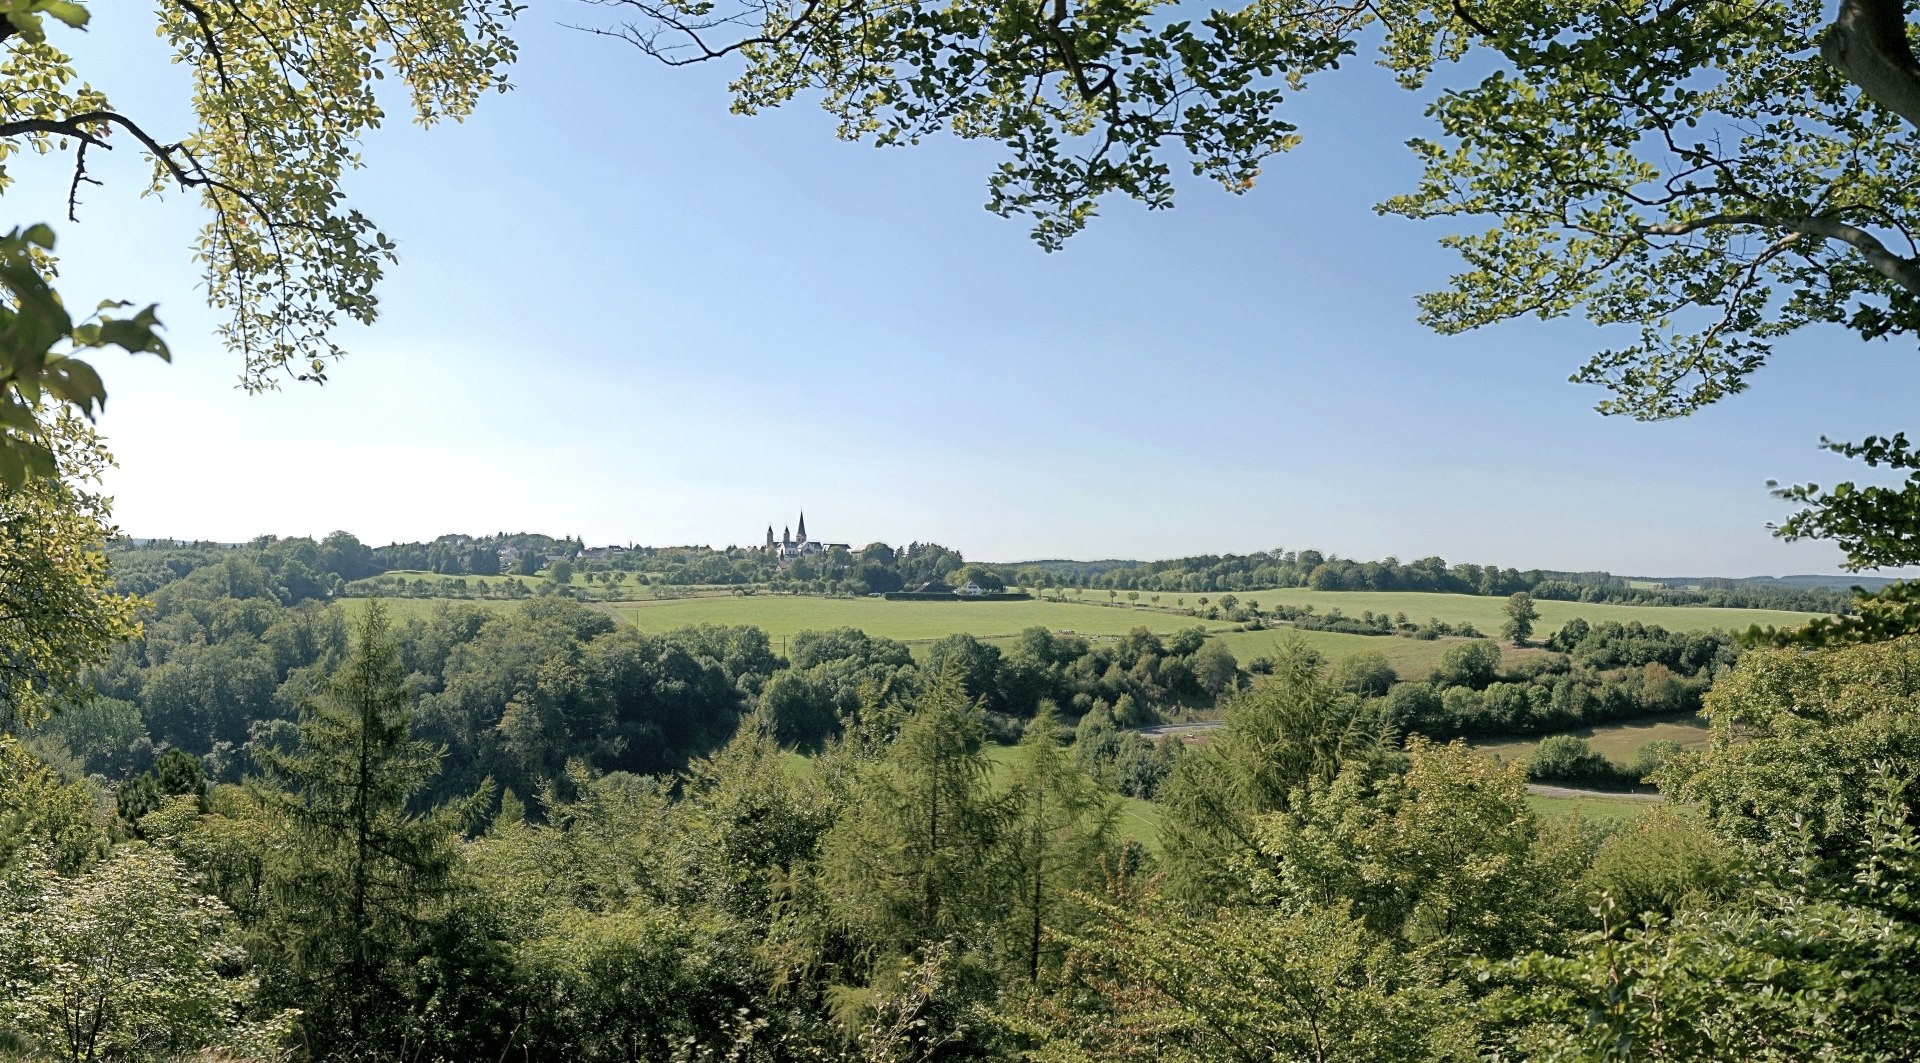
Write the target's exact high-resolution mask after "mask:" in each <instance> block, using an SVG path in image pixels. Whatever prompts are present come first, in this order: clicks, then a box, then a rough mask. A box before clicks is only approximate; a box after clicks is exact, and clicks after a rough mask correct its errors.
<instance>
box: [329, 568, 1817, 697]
mask: <svg viewBox="0 0 1920 1063" xmlns="http://www.w3.org/2000/svg"><path fill="white" fill-rule="evenodd" d="M407 575H408V576H409V578H412V575H413V574H411V573H409V574H407ZM469 578H470V579H477V578H481V577H469ZM491 578H492V579H496V580H497V579H502V578H505V577H491ZM1176 597H1180V596H1178V595H1163V596H1162V599H1163V601H1162V604H1171V602H1172V601H1173V600H1174V598H1176ZM1185 597H1186V598H1187V599H1188V604H1189V605H1198V600H1197V599H1198V596H1197V595H1187V596H1185ZM1240 597H1241V598H1242V600H1246V601H1258V602H1260V603H1261V604H1262V605H1264V606H1268V607H1271V606H1273V605H1277V604H1280V603H1283V602H1284V603H1286V604H1289V605H1312V606H1313V607H1314V608H1315V609H1316V610H1317V611H1320V612H1326V611H1328V610H1330V609H1333V608H1338V609H1340V610H1342V611H1343V612H1345V613H1346V614H1348V615H1349V616H1358V615H1359V614H1360V613H1362V612H1363V611H1367V610H1372V611H1373V612H1376V613H1387V614H1389V615H1391V614H1393V613H1402V612H1404V613H1406V614H1407V616H1408V617H1409V618H1411V619H1414V620H1418V621H1425V620H1427V619H1428V618H1429V617H1436V618H1438V619H1440V620H1444V621H1446V622H1448V623H1454V624H1457V623H1463V622H1464V623H1471V624H1473V625H1474V626H1475V627H1477V628H1479V629H1480V630H1481V631H1484V632H1488V633H1492V632H1494V631H1497V630H1498V629H1499V627H1500V624H1501V621H1502V619H1503V616H1504V614H1503V613H1502V611H1501V610H1502V607H1503V605H1504V601H1505V600H1504V599H1500V598H1480V597H1474V596H1471V595H1462V594H1416V593H1399V592H1381V593H1373V592H1365V591H1308V590H1267V591H1245V592H1242V593H1241V595H1240ZM388 602H389V604H390V607H391V608H392V610H393V612H394V614H395V615H396V616H398V617H402V618H405V617H411V616H423V615H428V614H431V613H432V611H433V610H434V609H435V608H437V607H438V605H439V604H440V600H438V599H417V598H393V599H388ZM476 604H479V605H482V606H485V607H487V608H492V609H501V608H511V607H512V606H513V605H514V604H515V603H513V602H510V601H505V600H498V599H478V600H476ZM348 605H349V608H355V609H357V608H359V606H358V605H357V604H355V600H352V599H349V601H348ZM1538 605H1539V609H1540V612H1541V614H1542V620H1541V622H1540V625H1539V631H1540V632H1541V633H1542V634H1545V633H1548V632H1551V631H1553V630H1556V629H1558V627H1559V626H1560V625H1561V624H1563V623H1565V622H1566V621H1567V620H1570V619H1572V618H1573V617H1575V616H1581V617H1585V618H1586V619H1587V620H1589V621H1603V620H1622V621H1625V620H1639V621H1641V622H1642V623H1647V624H1658V625H1660V626H1662V627H1665V628H1668V629H1669V630H1679V631H1693V630H1703V629H1706V628H1714V627H1724V628H1730V629H1741V628H1745V627H1747V626H1748V625H1749V624H1755V623H1759V624H1763V625H1764V624H1792V623H1801V622H1804V621H1805V620H1806V619H1807V614H1805V613H1787V612H1778V611H1773V610H1764V609H1709V608H1696V607H1676V608H1665V607H1660V606H1636V605H1595V604H1583V603H1578V602H1540V603H1538ZM606 608H610V609H612V610H613V612H614V613H615V615H617V616H619V617H620V618H621V619H622V620H624V621H626V622H628V623H630V624H633V625H635V626H636V627H638V628H640V629H641V630H642V631H654V632H659V631H669V630H672V629H673V628H677V627H684V626H686V625H688V624H751V625H754V626H756V627H759V628H761V629H763V630H765V631H766V632H767V634H768V635H769V636H770V637H771V638H772V639H773V643H774V648H775V649H776V650H779V649H780V648H781V647H782V645H783V642H784V640H786V639H789V638H791V637H792V636H793V635H794V634H795V633H797V632H800V631H807V630H821V629H826V628H836V627H855V628H859V629H861V630H863V631H865V632H867V633H868V634H870V635H876V636H884V637H886V638H891V639H898V640H899V641H901V642H905V643H907V644H909V645H910V646H915V647H920V648H924V647H925V646H926V645H929V644H931V643H933V642H935V641H937V640H939V639H941V638H944V637H946V636H947V635H950V634H953V633H954V632H956V631H964V632H967V633H968V634H971V635H973V636H974V637H976V638H980V639H983V640H986V641H989V642H994V643H997V644H999V645H1000V646H1001V647H1002V648H1003V649H1009V648H1011V644H1012V642H1013V640H1014V638H1015V637H1017V636H1018V634H1019V632H1020V631H1022V630H1023V629H1025V628H1029V627H1035V626H1039V627H1044V628H1047V629H1048V630H1050V631H1072V632H1074V633H1076V634H1079V635H1082V636H1086V637H1088V638H1102V637H1108V638H1111V637H1117V636H1120V635H1123V634H1125V633H1126V632H1127V631H1129V630H1131V629H1133V628H1135V627H1144V628H1147V629H1148V630H1149V631H1154V632H1158V633H1160V634H1163V635H1164V634H1170V633H1172V632H1175V631H1178V630H1180V629H1182V628H1188V627H1193V626H1196V625H1198V626H1201V627H1204V628H1206V629H1207V630H1208V631H1209V632H1211V633H1213V634H1214V635H1217V636H1218V637H1219V638H1220V639H1221V641H1222V642H1223V643H1224V644H1225V645H1226V647H1227V648H1228V649H1230V650H1232V651H1233V654H1234V656H1235V657H1238V658H1239V659H1240V660H1241V661H1243V662H1244V661H1248V660H1251V659H1253V658H1255V657H1258V656H1261V655H1263V654H1272V653H1273V652H1274V647H1275V645H1276V644H1277V643H1278V641H1279V640H1280V639H1282V638H1286V637H1289V636H1297V637H1299V638H1301V639H1303V640H1305V641H1306V642H1307V644H1308V645H1311V646H1313V647H1314V648H1315V649H1317V650H1319V651H1320V652H1321V653H1323V654H1325V655H1326V656H1327V657H1328V658H1330V659H1336V660H1337V659H1339V658H1341V657H1346V656H1349V655H1351V654H1354V653H1360V652H1373V653H1379V654H1381V655H1382V656H1384V657H1386V659H1387V661H1388V663H1390V664H1392V665H1393V667H1394V670H1395V671H1397V672H1399V673H1400V675H1401V676H1402V677H1403V678H1415V677H1419V676H1423V675H1425V673H1426V672H1427V671H1428V670H1429V669H1431V668H1432V667H1433V666H1434V665H1435V664H1437V663H1439V660H1440V656H1441V654H1443V653H1445V652H1446V651H1447V648H1448V647H1449V646H1451V645H1454V642H1453V641H1451V640H1437V641H1421V640H1417V639H1407V638H1399V637H1395V636H1368V635H1347V634H1340V633H1337V632H1330V631H1296V630H1295V629H1292V628H1289V627H1285V626H1282V627H1278V628H1270V629H1268V630H1265V631H1234V630H1233V626H1234V625H1232V624H1229V623H1226V622H1224V621H1217V620H1216V621H1203V620H1199V619H1197V618H1194V617H1190V616H1182V615H1180V614H1177V613H1174V612H1170V611H1163V610H1160V609H1151V608H1144V607H1141V608H1134V607H1130V606H1128V605H1126V604H1121V605H1117V606H1116V605H1105V604H1095V603H1094V602H1093V601H1092V600H1088V601H1085V602H1080V601H1017V602H973V603H962V602H957V601H956V602H889V601H884V600H882V599H879V598H813V597H796V596H791V595H772V594H755V595H745V596H742V595H736V594H732V593H722V594H712V593H709V594H703V595H700V596H697V597H690V598H674V599H663V600H643V601H626V602H617V603H613V604H611V605H608V606H606ZM1516 652H1517V653H1529V652H1539V651H1537V650H1534V651H1525V650H1523V651H1513V650H1509V651H1508V654H1509V656H1510V657H1511V656H1512V655H1513V654H1515V653H1516Z"/></svg>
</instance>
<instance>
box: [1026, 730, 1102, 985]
mask: <svg viewBox="0 0 1920 1063" xmlns="http://www.w3.org/2000/svg"><path fill="white" fill-rule="evenodd" d="M1061 732H1062V728H1061V727H1060V724H1059V721H1058V719H1057V718H1056V717H1055V716H1054V710H1053V706H1052V705H1051V704H1050V703H1043V704H1042V705H1041V707H1040V712H1039V714H1038V715H1036V716H1035V717H1034V718H1033V719H1032V720H1031V721H1030V722H1029V723H1028V724H1027V729H1026V733H1025V735H1023V736H1022V738H1021V740H1020V750H1019V757H1018V760H1017V761H1016V762H1015V767H1014V781H1013V789H1012V791H1011V793H1010V794H1009V795H1008V797H1009V803H1008V808H1007V817H1006V822H1005V833H1004V837H1005V843H1006V848H1007V853H1006V869H1007V871H1008V872H1009V875H1008V878H1009V879H1010V880H1011V883H1012V885H1013V886H1014V888H1013V889H1012V890H1010V891H1009V893H1010V895H1011V897H1012V904H1011V906H1010V911H1009V913H1008V915H1009V918H1008V920H1007V930H1008V931H1009V932H1010V934H1009V936H1010V937H1011V938H1012V939H1013V940H1014V941H1015V942H1016V947H1015V950H1014V951H1015V952H1016V954H1017V955H1019V956H1020V959H1021V967H1022V968H1023V969H1024V971H1025V973H1026V976H1027V979H1028V981H1034V982H1037V981H1039V979H1040V968H1041V961H1042V952H1043V948H1044V945H1045V938H1046V934H1047V931H1049V930H1052V929H1056V928H1057V927H1058V926H1059V925H1060V924H1061V922H1062V921H1064V920H1066V919H1068V918H1071V915H1072V913H1073V912H1074V911H1075V910H1076V909H1077V908H1078V907H1079V906H1078V905H1076V904H1075V902H1074V901H1073V900H1072V896H1073V894H1074V892H1075V891H1077V890H1084V889H1088V888H1091V887H1093V886H1094V885H1096V878H1097V876H1098V875H1099V873H1100V870H1101V867H1100V858H1101V857H1102V856H1103V855H1106V854H1108V853H1110V852H1112V851H1113V848H1114V846H1113V832H1114V822H1115V819H1116V817H1117V816H1118V815H1119V806H1118V805H1117V804H1115V802H1114V801H1113V800H1112V797H1111V795H1109V794H1108V793H1106V792H1105V791H1104V790H1103V789H1102V788H1101V787H1100V785H1099V784H1098V783H1097V782H1095V781H1094V779H1093V777H1092V776H1091V775H1089V774H1088V773H1087V770H1086V769H1085V768H1084V767H1083V766H1081V765H1080V764H1079V763H1078V762H1076V761H1075V760H1074V758H1073V757H1072V756H1071V755H1070V754H1068V753H1067V751H1066V750H1064V749H1062V748H1061V747H1060V739H1061Z"/></svg>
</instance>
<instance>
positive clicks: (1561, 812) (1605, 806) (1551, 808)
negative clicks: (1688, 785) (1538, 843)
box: [1527, 794, 1655, 827]
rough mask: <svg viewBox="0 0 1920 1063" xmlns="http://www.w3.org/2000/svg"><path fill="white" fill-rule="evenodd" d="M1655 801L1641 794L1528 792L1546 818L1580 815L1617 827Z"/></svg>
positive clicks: (1538, 812)
mask: <svg viewBox="0 0 1920 1063" xmlns="http://www.w3.org/2000/svg"><path fill="white" fill-rule="evenodd" d="M1654 803H1655V802H1652V801H1648V800H1646V799H1645V798H1640V797H1627V796H1616V795H1613V794H1581V795H1580V796H1578V797H1550V796H1547V795H1545V794H1528V795H1527V804H1528V805H1529V806H1530V807H1532V809H1533V811H1534V814H1535V815H1538V816H1540V817H1541V818H1543V819H1566V818H1568V817H1571V816H1579V817H1580V818H1581V819H1584V820H1586V821H1587V822H1589V823H1596V824H1598V825H1600V826H1602V827H1613V826H1617V825H1619V824H1621V823H1624V822H1626V821H1627V820H1630V819H1632V818H1633V817H1635V816H1637V815H1639V814H1640V813H1642V812H1645V811H1646V810H1647V809H1648V808H1649V807H1650V806H1652V805H1653V804H1654Z"/></svg>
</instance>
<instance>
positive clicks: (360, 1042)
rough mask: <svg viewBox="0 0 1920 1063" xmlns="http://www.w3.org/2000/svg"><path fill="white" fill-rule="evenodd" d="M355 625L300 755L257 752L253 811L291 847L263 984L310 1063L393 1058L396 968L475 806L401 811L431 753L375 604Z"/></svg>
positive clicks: (420, 939) (427, 923) (434, 756)
mask: <svg viewBox="0 0 1920 1063" xmlns="http://www.w3.org/2000/svg"><path fill="white" fill-rule="evenodd" d="M358 628H359V630H358V631H357V632H356V640H355V646H354V649H353V652H352V654H351V655H350V656H349V657H348V658H347V660H346V662H345V663H344V664H343V665H342V666H341V669H340V671H339V672H338V673H336V674H335V675H334V677H333V678H332V680H331V681H330V682H329V683H328V684H327V687H326V689H325V690H324V691H323V692H322V694H321V695H320V697H318V698H317V699H315V700H314V701H312V702H310V703H308V704H307V705H305V706H304V707H303V710H302V716H301V720H300V743H299V747H298V748H297V749H295V750H293V751H291V752H277V751H273V750H270V749H269V750H263V751H262V752H261V753H260V756H261V759H262V760H263V761H264V762H265V766H266V768H267V772H268V781H267V783H266V784H265V785H266V786H267V787H268V789H267V790H266V792H265V793H264V794H263V795H262V796H263V804H264V806H265V807H266V808H269V809H273V810H275V811H277V812H278V813H279V814H280V815H281V816H283V817H284V819H285V825H286V836H287V837H288V838H289V839H290V840H291V851H290V852H288V853H286V854H284V857H283V858H282V859H281V860H280V861H278V862H277V866H275V867H274V868H273V870H272V872H271V874H272V875H273V877H274V879H275V880H276V881H275V882H274V884H273V889H272V895H273V897H274V901H273V903H272V906H271V910H270V912H269V913H268V916H267V924H268V925H267V926H266V927H264V928H263V930H264V932H265V933H266V934H267V935H268V936H269V937H270V938H271V939H272V947H271V949H270V951H271V952H272V953H274V954H276V955H274V956H273V957H272V961H270V962H271V963H272V966H271V968H270V974H269V979H270V986H271V988H272V989H273V990H275V991H276V995H278V996H279V997H281V998H282V999H284V1000H285V1001H286V1002H287V1003H289V1004H292V1005H295V1006H297V1007H299V1008H300V1009H301V1010H302V1011H303V1012H304V1014H303V1017H302V1026H303V1028H304V1030H305V1034H306V1040H307V1043H308V1045H309V1047H310V1050H311V1051H312V1054H313V1055H314V1056H316V1057H337V1056H345V1055H356V1054H357V1055H366V1054H373V1055H380V1054H388V1053H391V1052H393V1051H394V1050H396V1049H397V1048H398V1047H399V1042H400V1038H402V1037H404V1033H403V1030H402V1029H401V1027H400V1026H399V1022H398V1020H399V1019H400V1018H401V1017H402V1016H401V1014H400V1011H401V1009H402V1008H404V1006H405V1005H404V999H405V992H404V987H405V985H406V984H407V983H406V979H407V978H408V976H409V971H408V967H409V966H410V962H409V961H410V960H412V959H413V958H415V956H416V955H417V950H418V949H419V948H420V947H421V946H422V944H423V943H424V942H425V941H426V939H427V936H428V934H429V932H430V930H431V922H432V918H433V915H434V913H435V902H436V900H438V899H441V898H443V897H444V896H445V895H447V894H448V893H449V892H450V891H451V890H452V889H453V887H454V884H455V882H454V880H455V869H456V864H457V861H458V859H459V856H458V851H457V849H456V847H455V843H456V840H457V838H458V835H459V827H460V821H461V820H462V819H463V818H466V817H468V816H470V815H471V813H472V812H473V810H474V809H473V807H472V806H473V805H475V804H477V803H478V801H477V798H476V799H473V800H470V801H469V802H465V803H462V804H460V805H453V806H443V807H441V808H439V809H436V810H435V811H433V812H431V813H427V814H421V813H417V812H415V811H412V810H410V809H409V807H408V803H409V801H410V800H412V799H413V798H414V797H416V796H417V795H419V794H420V793H421V792H422V791H423V790H424V789H425V788H426V787H427V785H428V784H429V782H430V781H431V780H432V779H433V777H434V775H435V774H436V773H437V772H438V770H439V760H440V754H439V752H438V751H437V750H435V749H433V748H431V747H429V746H428V745H427V744H426V743H424V742H418V741H414V740H413V739H412V738H411V737H410V736H409V720H410V715H411V714H410V712H409V697H408V695H407V693H406V691H405V690H404V689H402V687H401V678H402V677H401V671H400V663H399V657H398V654H397V652H396V650H395V648H394V644H393V642H392V641H391V639H390V637H389V634H388V622H387V616H386V611H385V610H384V609H383V608H382V607H381V605H380V603H379V602H377V601H375V602H372V603H369V606H368V608H367V611H366V613H365V615H364V616H363V617H362V618H361V620H360V623H359V625H358Z"/></svg>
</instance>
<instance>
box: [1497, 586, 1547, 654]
mask: <svg viewBox="0 0 1920 1063" xmlns="http://www.w3.org/2000/svg"><path fill="white" fill-rule="evenodd" d="M1506 608H1507V622H1506V623H1505V624H1503V625H1501V627H1500V637H1501V638H1504V639H1507V640H1508V641H1510V642H1512V643H1513V644H1514V645H1515V646H1525V645H1526V644H1527V640H1528V639H1530V638H1532V637H1533V622H1534V621H1536V620H1538V619H1540V610H1538V609H1536V608H1534V605H1533V595H1531V594H1528V593H1527V592H1526V591H1515V592H1514V594H1513V595H1512V596H1511V597H1509V598H1508V599H1507V607H1506Z"/></svg>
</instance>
